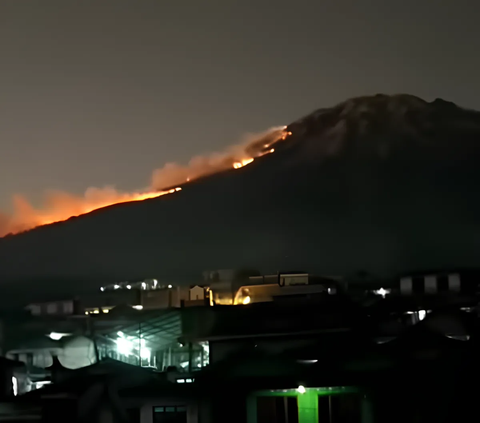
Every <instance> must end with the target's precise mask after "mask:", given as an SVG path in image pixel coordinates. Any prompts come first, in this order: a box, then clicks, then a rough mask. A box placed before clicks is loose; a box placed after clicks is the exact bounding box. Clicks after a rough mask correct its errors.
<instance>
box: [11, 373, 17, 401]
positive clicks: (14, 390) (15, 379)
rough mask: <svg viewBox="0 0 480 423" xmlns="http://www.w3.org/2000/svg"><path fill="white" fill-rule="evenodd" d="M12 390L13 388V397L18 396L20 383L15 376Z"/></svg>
mask: <svg viewBox="0 0 480 423" xmlns="http://www.w3.org/2000/svg"><path fill="white" fill-rule="evenodd" d="M12 388H13V395H15V396H17V395H18V381H17V378H16V377H15V376H12Z"/></svg>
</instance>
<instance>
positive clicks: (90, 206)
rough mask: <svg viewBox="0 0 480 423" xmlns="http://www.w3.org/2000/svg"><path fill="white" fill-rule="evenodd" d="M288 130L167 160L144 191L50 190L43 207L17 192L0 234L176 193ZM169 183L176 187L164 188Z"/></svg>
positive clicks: (247, 159) (0, 221) (265, 150)
mask: <svg viewBox="0 0 480 423" xmlns="http://www.w3.org/2000/svg"><path fill="white" fill-rule="evenodd" d="M285 129H286V127H285V126H282V127H276V128H272V129H269V130H268V131H265V132H263V133H261V134H254V135H250V136H248V137H247V138H246V139H245V140H244V142H243V143H241V144H239V145H236V146H233V147H230V148H228V149H227V150H226V151H225V152H223V153H215V154H211V155H209V156H201V157H195V158H193V159H192V160H191V161H190V163H189V164H188V165H187V166H180V165H177V164H173V163H167V164H166V165H165V166H164V167H163V168H161V169H157V170H155V171H154V172H153V175H152V188H151V189H150V190H146V191H142V192H134V193H122V192H119V191H117V190H116V189H115V188H113V187H105V188H89V189H87V191H86V192H85V195H84V196H82V197H78V196H75V195H72V194H68V193H65V192H50V193H49V194H48V195H47V196H46V198H45V201H44V204H43V206H42V207H40V208H35V207H34V206H32V205H31V204H30V202H29V201H28V200H26V199H25V198H24V197H22V196H19V195H16V196H15V197H14V198H13V205H14V213H13V215H11V216H10V215H6V214H2V213H0V237H1V236H4V235H6V234H15V233H19V232H23V231H26V230H29V229H33V228H35V227H38V226H43V225H48V224H51V223H55V222H61V221H65V220H67V219H69V218H71V217H75V216H80V215H82V214H86V213H90V212H92V211H94V210H97V209H101V208H104V207H108V206H111V205H114V204H120V203H127V202H134V201H143V200H148V199H152V198H157V197H161V196H163V195H167V194H174V193H176V192H179V191H181V190H182V187H181V186H179V185H182V184H184V183H186V182H190V181H193V180H195V179H198V178H200V177H203V176H207V175H211V174H214V173H218V172H222V171H225V170H228V169H231V168H232V167H233V169H240V168H243V167H245V166H247V165H249V164H250V163H252V162H253V161H254V160H255V159H257V158H259V157H262V156H264V155H266V154H271V153H273V152H274V151H275V150H274V148H272V146H273V145H274V144H275V143H277V142H279V141H282V140H285V139H286V138H287V137H288V136H289V135H291V132H288V131H286V130H285ZM166 186H170V187H172V186H173V187H175V188H171V189H168V190H165V189H161V188H163V187H166Z"/></svg>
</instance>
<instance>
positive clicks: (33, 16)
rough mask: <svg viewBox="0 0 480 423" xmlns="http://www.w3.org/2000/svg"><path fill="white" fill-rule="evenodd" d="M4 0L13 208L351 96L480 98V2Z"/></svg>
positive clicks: (2, 110)
mask: <svg viewBox="0 0 480 423" xmlns="http://www.w3.org/2000/svg"><path fill="white" fill-rule="evenodd" d="M443 3H444V4H442V2H439V1H433V0H432V1H430V0H429V1H427V0H405V1H402V2H393V1H385V0H375V1H373V0H372V1H362V2H359V1H354V0H351V1H340V0H336V1H335V2H333V1H328V2H327V1H319V0H317V1H313V0H312V1H296V2H293V1H280V0H277V1H273V0H271V1H264V0H255V1H253V0H241V1H240V0H239V1H234V0H215V1H208V0H205V1H202V2H200V1H198V0H188V1H186V0H184V1H182V0H178V1H160V0H156V1H147V0H130V1H122V0H115V1H104V0H91V1H90V0H84V1H73V0H70V1H67V0H59V1H50V0H41V1H38V0H37V1H33V0H32V1H29V0H2V1H1V2H0V55H1V56H0V57H1V72H0V122H1V124H0V140H1V144H0V145H1V147H2V154H0V209H8V207H9V203H10V199H11V196H12V195H13V194H14V193H22V194H25V195H26V196H27V197H28V198H30V199H31V200H33V201H34V202H35V201H38V200H39V199H40V196H41V194H42V192H44V191H45V190H46V189H49V188H54V189H61V190H66V191H71V192H73V193H78V194H81V193H83V191H84V190H85V189H86V188H87V187H89V186H104V185H110V184H113V185H115V186H116V187H117V188H119V189H124V190H132V189H137V188H142V187H145V186H147V185H148V184H149V180H150V175H151V172H152V170H153V169H155V168H157V167H161V166H162V165H163V164H164V163H165V162H168V161H180V162H185V161H187V160H188V159H189V158H190V157H191V156H193V155H197V154H200V153H204V152H209V151H214V150H218V149H222V148H224V147H226V146H228V145H229V144H233V143H235V142H236V141H237V140H238V139H239V138H240V137H241V136H242V135H243V134H245V133H246V132H256V131H260V130H263V129H265V128H268V127H270V126H273V125H282V124H288V123H290V122H291V121H293V120H295V119H297V118H299V117H301V116H302V115H304V114H307V113H309V112H311V111H312V110H313V109H315V108H317V107H322V106H331V105H333V104H335V103H337V102H340V101H342V100H344V99H346V98H348V97H352V96H358V95H364V94H375V93H377V92H383V93H397V92H408V93H411V94H415V95H418V96H420V97H422V98H425V99H426V100H433V99H434V98H436V97H442V98H445V99H448V100H450V101H454V102H456V103H457V104H459V105H462V106H466V107H472V108H477V109H480V97H479V94H480V56H479V54H478V52H479V51H480V26H479V25H478V16H480V3H479V2H478V1H475V0H472V1H456V2H453V1H447V2H443Z"/></svg>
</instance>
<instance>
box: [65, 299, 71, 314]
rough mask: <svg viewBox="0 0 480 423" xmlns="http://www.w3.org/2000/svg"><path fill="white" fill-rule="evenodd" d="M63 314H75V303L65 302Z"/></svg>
mask: <svg viewBox="0 0 480 423" xmlns="http://www.w3.org/2000/svg"><path fill="white" fill-rule="evenodd" d="M63 312H64V313H65V314H73V303H72V302H71V301H65V302H64V303H63Z"/></svg>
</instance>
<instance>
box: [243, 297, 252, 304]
mask: <svg viewBox="0 0 480 423" xmlns="http://www.w3.org/2000/svg"><path fill="white" fill-rule="evenodd" d="M250 300H251V298H250V297H245V298H244V299H243V304H245V305H246V304H250Z"/></svg>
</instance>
